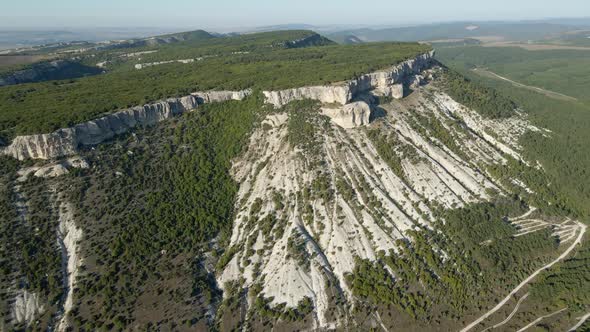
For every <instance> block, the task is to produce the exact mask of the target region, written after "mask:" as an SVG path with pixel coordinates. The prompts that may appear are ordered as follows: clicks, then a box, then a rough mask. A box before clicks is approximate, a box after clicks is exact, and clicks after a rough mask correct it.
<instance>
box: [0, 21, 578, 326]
mask: <svg viewBox="0 0 590 332" xmlns="http://www.w3.org/2000/svg"><path fill="white" fill-rule="evenodd" d="M157 39H161V40H164V41H172V40H173V42H161V43H158V44H157V45H152V46H150V47H149V48H146V47H135V48H134V47H129V48H127V49H124V50H121V49H101V50H99V51H97V50H87V51H84V52H82V53H81V59H80V61H81V62H84V63H86V62H88V61H92V62H95V61H96V62H98V61H100V62H106V64H105V65H104V66H106V68H108V70H107V71H106V72H105V73H104V74H102V75H96V76H88V77H81V78H77V79H73V80H72V79H68V80H54V81H51V82H37V83H27V84H24V85H11V86H3V87H0V100H2V103H0V105H1V106H0V110H1V111H2V112H0V115H1V116H0V125H1V127H0V132H1V133H2V140H1V141H2V142H3V143H4V145H3V146H2V147H0V169H1V170H2V172H0V234H1V235H0V236H1V237H2V242H1V243H2V246H1V249H2V251H1V253H2V254H1V255H0V267H1V268H0V273H1V274H0V284H1V287H0V289H1V290H2V291H1V292H0V294H1V296H0V310H1V311H2V314H3V318H4V319H3V320H2V325H1V326H2V330H11V329H15V330H24V329H30V330H57V331H66V330H74V331H78V330H80V331H81V330H97V329H108V330H152V329H154V330H187V331H189V330H220V331H229V330H238V329H241V330H255V331H258V330H269V329H276V330H288V331H292V330H371V329H383V330H400V331H415V330H460V329H463V330H464V331H467V330H471V329H473V330H475V328H477V329H485V328H488V327H492V326H494V325H497V324H500V325H499V326H501V325H505V327H506V328H508V329H511V330H512V329H517V328H522V327H523V326H526V325H527V324H529V323H530V322H531V321H533V320H534V318H535V317H536V316H533V315H534V314H541V313H545V312H548V313H550V314H551V313H553V312H557V313H556V314H555V315H554V316H555V317H558V319H556V320H552V321H551V322H550V323H548V324H551V325H550V326H551V327H552V328H556V329H559V330H565V329H567V328H570V327H571V326H574V325H575V324H577V323H578V321H579V319H578V317H580V316H583V314H584V313H585V312H586V309H587V305H588V303H589V302H588V301H587V299H586V298H585V297H584V296H585V292H583V291H582V292H579V293H580V294H579V296H564V295H563V294H566V293H559V296H557V295H556V297H558V298H559V301H560V304H559V305H561V306H560V307H557V308H555V307H554V304H553V302H551V298H552V297H551V296H550V295H551V294H555V293H551V292H558V291H559V290H560V289H562V288H568V287H569V286H568V285H565V286H563V287H561V288H556V287H550V286H548V285H555V284H564V283H566V284H567V282H569V281H571V283H572V284H576V285H578V284H579V285H581V286H580V287H586V284H585V283H584V282H583V281H582V280H583V279H584V276H585V275H586V274H587V269H586V268H585V267H586V266H587V265H586V264H585V262H586V260H587V259H588V257H590V251H589V250H588V249H587V246H583V245H585V243H584V242H585V240H586V238H585V236H586V228H587V226H586V224H585V222H584V221H585V219H584V218H586V214H584V213H583V212H578V211H576V210H575V209H574V208H575V206H574V205H570V204H569V203H570V202H573V199H572V198H571V196H570V195H571V194H570V193H569V192H565V191H562V190H559V189H558V188H559V186H556V185H553V184H551V180H550V179H552V178H551V177H550V176H551V174H553V172H554V170H553V169H552V168H550V167H551V165H550V163H547V162H541V161H540V160H545V159H541V158H537V157H535V156H536V155H535V154H533V153H531V152H532V151H531V148H530V145H528V144H525V143H526V142H530V141H533V142H542V141H549V142H561V140H562V139H563V138H562V137H561V136H562V135H561V132H553V131H552V130H550V129H547V128H545V127H544V126H542V125H540V124H539V123H536V122H534V121H533V118H532V117H531V116H530V115H529V113H528V111H527V110H526V109H523V108H522V107H521V105H519V104H518V103H516V102H515V101H513V100H512V99H510V98H508V97H507V96H506V95H504V94H502V93H500V92H499V91H498V90H496V89H493V88H490V87H488V86H485V85H482V84H480V83H478V82H476V81H474V80H470V79H468V78H466V77H465V76H463V75H462V74H461V73H459V72H456V71H454V70H453V69H450V68H448V67H447V66H445V65H444V64H443V63H441V62H439V60H437V59H436V58H435V50H433V49H432V48H431V46H429V45H424V44H419V43H362V44H357V45H337V44H335V43H334V42H332V41H331V40H328V39H326V38H325V37H322V36H320V35H319V34H317V33H315V32H313V31H306V30H294V31H273V32H264V33H256V34H244V35H239V36H223V37H214V38H210V37H208V36H207V35H205V34H203V33H190V34H188V35H184V36H177V35H175V36H160V37H157ZM180 39H182V40H180ZM148 40H149V39H148ZM189 60H192V61H189ZM138 64H142V66H139V67H138V66H137V65H138ZM47 110H51V112H48V111H47ZM553 115H555V112H554V113H553ZM567 141H568V142H572V140H571V139H568V140H567ZM552 144H553V143H552ZM572 257H575V258H572ZM553 266H555V267H560V266H561V267H563V270H559V271H558V272H559V273H555V272H556V270H552V269H551V268H552V267H553ZM545 270H548V271H552V272H551V274H543V273H544V272H543V271H545ZM546 280H547V281H548V283H545V281H546ZM547 289H549V290H550V291H548V290H547ZM548 292H549V296H548V295H547V293H548ZM567 294H569V293H567ZM509 302H510V303H509ZM521 303H524V304H523V309H522V310H523V311H522V312H521V314H517V315H511V314H510V312H511V311H512V305H515V306H516V308H517V309H518V307H519V306H520V304H521ZM564 308H570V309H564ZM540 310H542V312H541V313H539V312H538V311H540ZM559 310H561V311H559ZM565 310H570V311H569V312H570V313H571V314H569V315H559V314H560V313H562V312H564V311H565ZM515 312H516V311H515ZM488 317H489V319H488Z"/></svg>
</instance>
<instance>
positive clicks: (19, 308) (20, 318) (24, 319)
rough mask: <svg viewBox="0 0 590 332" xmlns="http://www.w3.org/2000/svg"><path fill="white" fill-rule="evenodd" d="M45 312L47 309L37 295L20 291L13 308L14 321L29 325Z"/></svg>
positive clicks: (24, 290)
mask: <svg viewBox="0 0 590 332" xmlns="http://www.w3.org/2000/svg"><path fill="white" fill-rule="evenodd" d="M44 311H45V307H44V305H43V304H42V302H41V300H40V299H39V295H38V294H36V293H31V292H28V291H27V290H26V289H23V290H20V291H19V292H18V294H17V296H16V298H15V301H14V305H13V307H12V319H13V320H14V321H15V322H17V323H19V324H22V323H24V324H25V325H27V326H28V325H29V324H31V323H32V322H33V320H34V319H35V318H36V317H38V316H39V315H40V314H42V313H43V312H44Z"/></svg>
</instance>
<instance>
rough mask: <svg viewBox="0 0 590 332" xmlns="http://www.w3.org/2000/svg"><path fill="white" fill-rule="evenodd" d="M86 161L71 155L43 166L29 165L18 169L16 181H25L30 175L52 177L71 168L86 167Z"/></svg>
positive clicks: (67, 171)
mask: <svg viewBox="0 0 590 332" xmlns="http://www.w3.org/2000/svg"><path fill="white" fill-rule="evenodd" d="M88 167H89V165H88V162H87V161H86V160H85V159H84V158H81V157H78V156H76V157H72V158H69V159H66V160H62V161H60V162H56V163H50V164H47V165H43V166H31V167H25V168H22V169H20V170H19V171H18V172H17V175H18V178H17V179H16V180H17V181H18V182H24V181H26V180H27V179H28V178H29V176H30V175H33V176H35V177H38V178H54V177H58V176H61V175H64V174H68V173H69V172H70V169H71V168H88Z"/></svg>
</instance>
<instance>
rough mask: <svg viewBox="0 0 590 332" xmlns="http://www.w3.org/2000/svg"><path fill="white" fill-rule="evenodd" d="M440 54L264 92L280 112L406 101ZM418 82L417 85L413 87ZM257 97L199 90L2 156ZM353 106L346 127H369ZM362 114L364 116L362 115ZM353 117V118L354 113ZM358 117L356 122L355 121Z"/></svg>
mask: <svg viewBox="0 0 590 332" xmlns="http://www.w3.org/2000/svg"><path fill="white" fill-rule="evenodd" d="M433 57H434V51H431V52H428V53H424V54H421V55H419V56H417V57H415V58H413V59H410V60H406V61H404V62H402V63H400V64H398V65H395V66H393V67H391V68H390V69H388V70H383V71H378V72H374V73H369V74H364V75H361V76H360V77H358V78H356V79H353V80H349V81H345V82H342V83H337V84H334V85H324V86H308V87H301V88H294V89H287V90H278V91H263V94H264V96H265V101H266V102H267V103H269V104H272V105H274V106H275V107H277V108H279V107H282V106H284V105H286V104H288V103H289V102H291V101H294V100H302V99H312V100H318V101H320V102H322V103H328V104H340V105H346V104H348V103H350V102H351V101H352V100H353V99H354V98H355V97H357V96H359V95H361V94H363V93H366V92H369V91H370V92H372V93H373V94H376V95H381V96H387V97H393V98H396V99H400V98H402V97H403V96H404V90H405V86H408V85H411V84H413V83H415V82H416V81H420V77H419V74H420V73H421V72H422V71H423V70H425V69H428V68H430V67H431V66H432V65H433V64H434V63H435V60H434V58H433ZM412 82H413V83H412ZM251 93H252V91H251V90H242V91H209V92H195V93H192V94H191V95H189V96H185V97H180V98H171V99H167V100H163V101H159V102H156V103H153V104H147V105H144V106H136V107H132V108H129V109H125V110H122V111H119V112H116V113H113V114H109V115H105V116H103V117H101V118H99V119H96V120H92V121H88V122H84V123H81V124H77V125H75V126H73V127H69V128H62V129H58V130H56V131H54V132H53V133H49V134H36V135H26V136H18V137H16V138H15V139H14V140H13V141H12V143H11V144H10V145H9V146H7V147H5V148H0V154H4V155H9V156H12V157H14V158H16V159H19V160H24V159H53V158H59V157H63V156H68V155H73V154H75V153H76V152H77V149H78V148H79V147H80V146H84V145H86V146H88V145H96V144H99V143H101V142H104V141H106V140H108V139H111V138H113V137H114V136H115V135H119V134H122V133H125V132H127V131H128V130H129V129H131V128H134V127H137V126H146V125H153V124H155V123H157V122H160V121H162V120H165V119H168V118H171V117H173V116H175V115H178V114H181V113H184V112H187V111H190V110H193V109H195V108H196V107H197V106H198V105H199V104H202V103H212V102H222V101H227V100H242V99H244V98H245V97H246V96H248V95H250V94H251ZM365 109H366V107H364V106H360V105H353V106H350V107H348V108H347V109H342V110H339V112H337V113H334V112H333V111H332V112H327V113H328V114H327V115H331V114H332V113H334V114H332V115H334V116H330V117H332V118H334V117H339V118H341V119H340V120H342V121H340V122H341V123H340V125H341V126H343V127H355V126H358V125H365V124H367V123H368V117H369V116H370V110H369V111H368V112H364V110H365ZM359 112H360V113H359ZM347 114H348V115H350V117H349V116H348V115H347ZM353 118H354V119H353Z"/></svg>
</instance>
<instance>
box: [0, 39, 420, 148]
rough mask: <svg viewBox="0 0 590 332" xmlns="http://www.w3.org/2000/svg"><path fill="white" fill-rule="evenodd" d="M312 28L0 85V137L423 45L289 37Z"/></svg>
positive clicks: (343, 69)
mask: <svg viewBox="0 0 590 332" xmlns="http://www.w3.org/2000/svg"><path fill="white" fill-rule="evenodd" d="M311 35H313V33H312V32H308V31H286V32H273V33H261V34H252V35H244V36H238V37H227V38H214V39H208V40H198V41H188V42H181V43H175V44H167V45H163V46H161V47H160V48H159V49H158V52H156V53H152V54H149V55H142V56H141V60H139V59H137V58H128V59H125V60H122V59H121V56H120V55H121V54H122V53H127V52H138V51H143V50H148V49H152V48H149V47H142V48H134V49H125V50H121V49H117V50H111V51H108V52H107V51H104V52H102V53H100V54H97V55H95V56H94V57H90V58H86V59H84V60H83V62H84V63H85V64H90V62H91V61H92V62H93V63H96V62H99V61H109V60H110V61H113V63H112V64H111V67H110V68H109V69H108V72H107V73H106V74H103V75H98V76H92V77H84V78H79V79H71V80H62V81H50V82H40V83H31V84H22V85H16V86H6V87H2V88H0V137H2V136H3V137H4V138H5V140H9V139H10V138H12V137H14V136H15V135H22V134H32V133H43V132H50V131H52V130H55V129H57V128H60V127H64V126H70V125H72V124H74V123H78V122H82V121H85V120H89V119H92V118H95V117H97V116H98V115H100V114H104V113H107V112H112V111H115V110H117V109H121V108H126V107H130V106H133V105H141V104H144V103H148V102H152V101H155V100H158V99H162V98H167V97H174V96H181V95H187V94H189V93H190V92H193V91H199V90H210V89H217V90H221V89H231V90H233V89H244V88H254V89H281V88H289V87H298V86H303V85H314V84H329V83H332V82H336V81H341V80H346V79H350V78H353V77H355V76H357V75H359V74H361V73H366V72H370V71H374V70H377V69H381V68H385V67H388V66H390V65H393V64H396V63H399V62H401V61H403V60H406V59H408V58H411V57H414V56H416V55H417V54H419V53H423V52H426V51H428V50H430V46H427V45H420V44H417V43H374V44H363V45H354V46H340V45H334V44H333V43H332V42H330V41H328V40H325V39H319V40H315V41H314V42H313V43H311V46H312V47H306V48H293V47H292V44H290V43H288V41H293V40H300V39H301V38H303V37H306V36H307V37H309V36H311ZM318 44H319V45H321V46H316V45H318ZM198 57H203V60H201V61H195V62H194V63H189V64H181V63H172V64H165V65H159V66H153V67H148V68H145V69H141V70H136V69H134V64H136V63H138V62H140V63H145V62H153V61H164V60H175V59H187V58H198Z"/></svg>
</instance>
